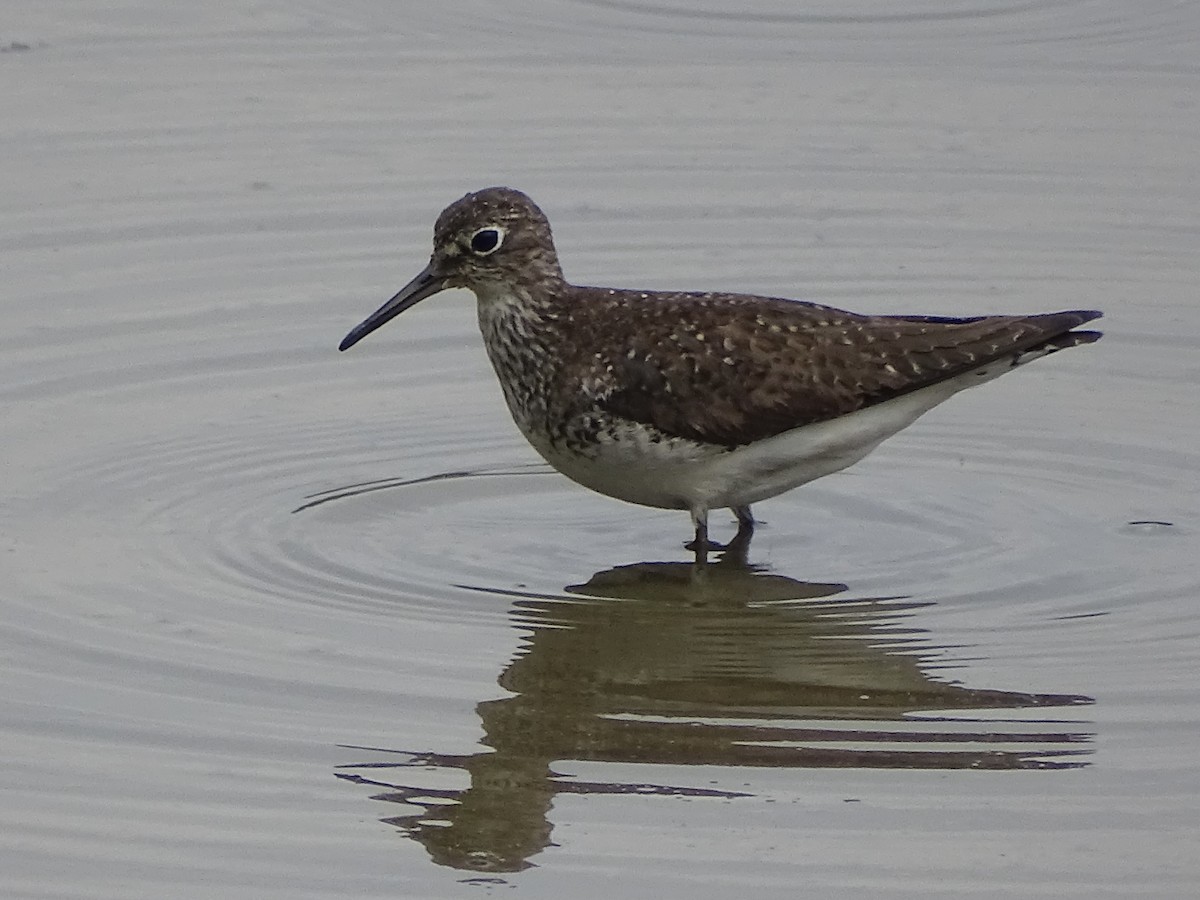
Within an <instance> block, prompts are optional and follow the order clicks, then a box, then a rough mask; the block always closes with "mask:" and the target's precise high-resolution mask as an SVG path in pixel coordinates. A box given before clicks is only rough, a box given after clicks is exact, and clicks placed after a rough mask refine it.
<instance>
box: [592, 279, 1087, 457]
mask: <svg viewBox="0 0 1200 900" xmlns="http://www.w3.org/2000/svg"><path fill="white" fill-rule="evenodd" d="M577 290H580V294H579V295H577V297H576V302H577V303H581V304H584V305H588V306H591V304H592V303H593V302H594V303H596V304H597V306H598V307H603V309H602V310H601V309H595V310H594V312H595V313H596V314H597V315H598V316H601V317H602V319H603V322H604V324H605V325H607V328H606V329H605V330H606V331H607V334H606V336H605V340H604V341H598V342H597V344H596V345H595V346H601V347H609V348H617V350H618V351H619V352H614V350H609V351H608V352H607V353H598V354H594V355H592V356H591V359H592V360H593V371H592V373H591V377H590V380H589V383H590V384H592V385H595V386H597V387H598V389H599V393H600V394H601V396H600V397H598V398H597V399H599V400H600V405H601V406H602V407H603V408H604V409H605V410H606V411H607V412H609V413H611V414H613V415H616V416H619V417H622V418H625V419H630V420H632V421H635V422H639V423H642V424H645V425H650V426H652V427H653V428H654V429H656V430H658V431H659V432H661V433H663V434H664V435H666V436H674V437H683V438H689V439H691V440H694V441H698V442H701V443H708V444H718V445H723V446H728V447H735V446H740V445H744V444H748V443H750V442H752V441H756V440H761V439H763V438H767V437H771V436H773V435H776V434H780V433H782V432H784V431H789V430H791V429H793V428H798V427H801V426H803V425H808V424H812V423H815V422H820V421H824V420H827V419H832V418H835V417H837V416H840V415H845V414H847V413H850V412H853V411H855V410H858V409H862V408H865V407H867V406H871V405H873V404H876V403H880V402H883V401H885V400H889V399H891V398H893V397H898V396H900V395H901V394H905V393H908V392H910V391H914V390H919V389H920V388H923V387H926V386H929V385H932V384H934V383H936V382H939V381H942V380H945V379H948V378H953V377H955V376H957V375H960V374H964V373H966V372H970V371H972V370H975V369H977V368H979V367H981V366H983V365H986V364H987V363H989V362H992V361H995V360H998V359H1001V358H1004V357H1006V356H1010V357H1013V358H1014V360H1015V359H1016V357H1017V355H1018V354H1020V353H1022V352H1025V351H1029V350H1035V349H1038V348H1040V347H1044V348H1045V349H1047V350H1053V349H1059V348H1060V347H1064V346H1074V345H1075V344H1080V343H1088V342H1090V341H1093V340H1095V339H1096V338H1097V337H1098V336H1099V335H1098V334H1096V333H1095V332H1074V333H1071V334H1068V332H1069V331H1070V329H1071V328H1074V327H1076V326H1078V325H1080V324H1082V323H1084V322H1087V321H1089V320H1091V319H1093V318H1096V317H1097V316H1098V315H1099V314H1098V313H1093V312H1089V311H1071V312H1062V313H1048V314H1045V315H1035V316H989V317H976V318H967V319H950V318H940V317H931V316H912V317H894V316H864V315H858V314H855V313H849V312H845V311H843V310H838V309H834V308H832V307H826V306H819V305H816V304H808V303H801V302H798V301H791V300H783V299H767V300H764V298H761V297H753V298H751V297H745V296H742V295H736V294H724V295H722V294H670V293H653V292H651V293H645V294H642V293H636V292H611V291H606V290H600V289H577ZM589 294H594V296H588V295H589ZM575 312H576V317H575V318H576V324H577V325H578V324H580V322H579V320H580V319H583V318H590V316H588V315H587V314H586V313H585V312H584V310H583V309H578V308H577V309H576V311H575ZM627 319H629V320H631V321H622V320H627ZM598 324H599V323H598ZM617 334H621V335H624V336H625V337H624V339H623V340H621V341H614V335H617ZM1056 342H1057V343H1056Z"/></svg>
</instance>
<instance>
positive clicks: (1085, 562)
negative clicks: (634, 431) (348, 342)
mask: <svg viewBox="0 0 1200 900" xmlns="http://www.w3.org/2000/svg"><path fill="white" fill-rule="evenodd" d="M6 29H7V31H6V32H5V33H4V34H0V45H2V46H3V48H4V49H5V51H6V52H4V53H3V54H0V73H2V75H0V77H2V78H3V79H4V84H5V90H4V91H3V92H0V104H3V106H2V107H0V108H2V109H3V112H4V121H5V126H6V138H5V140H4V141H3V142H2V143H0V171H3V172H4V173H5V178H4V180H3V189H2V190H0V204H2V209H3V213H4V215H3V218H2V219H0V242H2V243H3V246H4V260H5V264H4V277H5V288H6V291H5V295H6V300H5V304H4V325H3V327H2V328H0V346H2V347H3V352H2V354H0V367H2V370H3V379H2V380H0V405H2V408H3V421H4V437H5V440H4V455H3V462H4V473H5V476H6V477H5V483H6V491H5V496H4V500H3V502H2V503H0V536H2V541H3V544H2V554H0V559H2V560H3V569H2V572H3V578H4V586H5V590H4V592H3V599H2V600H0V604H2V607H0V673H2V674H0V684H3V689H2V690H0V746H2V747H3V756H4V766H3V767H0V787H2V789H3V796H4V802H3V803H2V804H0V886H2V888H3V890H2V891H0V892H2V893H3V894H4V895H5V896H6V897H8V896H11V897H37V898H58V897H62V898H67V897H70V898H79V897H87V898H129V897H163V896H171V897H184V898H186V897H212V896H227V897H255V898H259V897H276V896H278V897H284V896H286V897H289V898H296V897H335V896H336V897H341V896H348V895H350V896H379V897H384V896H386V897H396V896H411V897H454V896H467V895H478V894H479V893H480V892H484V893H493V892H502V891H507V890H512V891H515V892H519V893H522V894H524V895H526V896H532V897H561V896H566V895H570V896H574V897H585V898H586V897H593V896H594V897H599V896H605V897H607V896H612V895H613V894H614V893H619V894H622V895H625V896H652V895H658V896H666V897H679V896H687V897H689V898H694V897H726V896H730V895H731V894H734V893H739V894H740V893H751V892H753V893H756V894H757V895H760V896H779V897H785V896H786V897H792V896H796V892H797V890H798V889H801V890H804V889H806V890H807V892H808V893H810V894H811V895H812V896H833V895H836V896H845V897H851V896H888V897H893V896H896V897H903V896H922V897H931V896H932V897H937V896H945V897H967V896H970V897H1002V896H1019V897H1030V896H1039V895H1042V896H1051V895H1053V896H1060V897H1061V896H1086V897H1095V896H1119V897H1130V896H1143V897H1173V896H1178V897H1183V896H1190V895H1191V894H1192V893H1193V892H1194V889H1195V885H1196V883H1197V881H1198V880H1200V863H1198V862H1197V859H1196V855H1195V853H1194V847H1195V842H1196V838H1197V834H1198V833H1200V801H1198V799H1197V797H1198V791H1197V788H1198V786H1200V781H1198V775H1200V771H1198V764H1197V762H1196V758H1195V752H1194V747H1195V741H1196V735H1197V731H1198V728H1200V703H1198V701H1197V699H1196V698H1197V692H1196V683H1197V675H1196V673H1197V671H1198V664H1200V642H1198V638H1200V618H1198V615H1197V611H1196V610H1197V604H1196V601H1197V597H1198V594H1200V561H1198V560H1200V554H1198V552H1197V550H1198V549H1200V548H1198V537H1197V534H1198V528H1200V524H1198V519H1197V514H1196V510H1197V505H1198V504H1197V501H1198V500H1200V491H1198V489H1197V481H1196V477H1195V473H1196V472H1197V470H1198V469H1200V450H1197V447H1198V446H1200V405H1198V404H1197V403H1196V400H1195V396H1194V395H1195V387H1196V384H1197V381H1200V356H1198V355H1197V351H1196V349H1195V344H1196V338H1195V336H1196V334H1197V333H1198V332H1200V306H1198V305H1197V303H1196V300H1195V294H1196V285H1197V283H1198V281H1200V279H1198V277H1197V276H1198V271H1197V254H1196V247H1197V244H1198V241H1197V238H1198V230H1200V229H1198V226H1197V218H1196V209H1198V208H1200V178H1198V177H1197V175H1198V172H1197V163H1196V160H1197V159H1200V117H1197V115H1196V100H1195V93H1196V91H1195V86H1196V80H1197V75H1198V74H1200V71H1198V68H1197V65H1196V62H1195V53H1194V48H1195V46H1196V40H1197V37H1198V33H1200V15H1198V14H1197V12H1196V10H1195V8H1194V7H1193V6H1191V5H1189V4H1172V3H1158V4H1149V5H1146V4H1143V5H1141V6H1138V7H1136V8H1135V7H1133V6H1130V5H1126V4H1117V3H1110V2H1093V3H1037V2H1023V3H1017V2H1008V3H1005V2H993V3H985V2H983V0H964V2H961V3H955V4H931V3H921V2H916V0H913V2H908V3H905V4H900V5H897V4H894V3H888V4H884V3H879V2H867V0H861V2H856V3H853V4H850V5H847V4H832V3H828V4H807V5H805V7H804V9H803V10H802V11H796V10H795V9H794V5H793V4H785V3H779V2H775V3H771V2H767V0H763V2H757V3H754V4H750V5H738V6H733V5H727V6H722V5H719V4H716V3H704V4H699V5H696V4H682V3H670V2H667V3H659V4H649V3H639V2H629V3H613V2H587V3H585V2H579V3H574V4H550V3H545V2H540V0H523V2H520V3H517V4H508V5H505V6H503V7H500V6H497V5H495V4H482V3H466V2H464V3H451V4H441V5H437V6H432V5H431V6H430V7H429V8H428V9H425V8H415V7H414V8H407V7H402V6H398V5H396V4H387V3H380V2H370V0H360V2H352V3H337V4H335V3H326V2H322V0H310V2H307V3H303V4H279V5H270V4H242V5H229V4H226V5H225V6H224V7H223V8H222V9H221V10H220V11H219V12H218V11H216V10H211V11H210V10H207V9H204V8H198V7H194V6H191V5H184V4H162V3H159V4H149V3H138V2H130V3H127V4H124V5H123V6H121V7H119V8H112V9H106V10H105V11H104V12H103V14H101V13H99V12H97V11H94V10H93V9H92V8H91V7H90V6H87V5H81V4H70V3H38V4H34V3H28V4H20V5H17V6H16V7H14V9H13V10H10V15H9V18H8V20H7V21H6ZM495 183H508V184H511V185H513V186H515V187H519V188H521V189H523V190H525V191H527V192H529V193H530V194H531V195H532V196H533V197H534V198H535V199H536V200H537V201H538V202H539V203H540V204H541V205H542V206H543V207H544V208H545V210H546V211H547V213H548V214H549V216H550V218H551V221H552V222H553V223H554V225H555V231H556V236H557V239H558V243H559V250H560V253H561V255H562V258H563V265H564V269H565V271H566V273H567V275H568V277H570V278H571V279H572V280H575V281H577V282H580V283H591V284H596V283H600V284H614V285H621V286H627V287H637V288H680V289H711V290H720V289H732V290H752V291H759V292H764V293H776V294H784V295H788V296H797V297H804V298H809V299H815V300H820V301H823V302H829V303H833V304H839V305H845V306H848V307H851V308H856V309H861V310H865V311H878V312H922V313H942V314H964V315H966V314H975V313H981V312H985V311H1008V312H1022V311H1025V312H1033V311H1042V310H1049V309H1056V308H1069V307H1095V308H1100V309H1103V310H1105V312H1106V318H1105V319H1104V320H1103V321H1102V323H1101V324H1102V325H1103V327H1104V329H1105V330H1106V332H1107V334H1106V337H1105V339H1104V340H1103V341H1102V342H1100V343H1099V344H1097V345H1095V346H1093V347H1087V348H1081V349H1078V350H1072V351H1070V352H1069V353H1063V354H1059V355H1057V356H1055V357H1053V358H1052V359H1049V360H1046V361H1043V362H1040V363H1037V364H1034V365H1031V366H1029V367H1028V368H1026V369H1023V370H1022V371H1021V372H1018V373H1014V374H1013V375H1012V376H1008V377H1006V378H1004V379H1003V380H1001V381H1000V382H997V383H995V384H992V385H988V386H985V387H983V388H980V389H979V390H977V391H971V392H969V393H968V394H965V395H962V396H960V397H957V398H955V399H954V400H952V401H951V402H949V403H947V404H946V405H945V406H943V407H940V408H939V409H937V410H935V411H934V412H932V413H931V414H929V415H928V416H927V417H925V418H924V419H923V420H922V421H921V422H920V423H919V424H918V425H917V426H915V427H914V428H912V429H910V430H909V431H907V432H905V433H903V434H901V435H899V436H898V437H896V438H895V439H893V440H892V441H890V442H889V443H887V444H885V445H884V447H882V448H881V449H880V450H879V451H878V452H877V453H876V454H874V455H873V456H872V457H870V458H869V459H868V460H867V461H865V462H864V463H862V464H860V465H859V466H857V467H855V468H854V469H852V470H850V471H848V472H846V473H844V474H841V475H838V476H836V477H832V478H829V479H826V480H824V481H821V482H818V483H816V484H814V485H811V486H809V487H807V488H804V489H802V490H800V491H797V492H795V493H793V494H791V495H788V496H786V497H783V498H778V499H775V500H773V501H769V502H767V503H764V504H761V505H760V506H759V507H758V508H757V509H756V512H757V513H758V514H759V516H760V517H761V518H762V519H764V520H765V524H764V526H763V527H762V528H761V529H760V532H759V534H758V535H757V536H756V538H755V542H754V545H753V548H752V552H751V562H752V563H753V564H754V565H753V568H751V569H749V570H734V569H730V568H721V567H716V568H714V569H713V571H712V572H711V574H710V577H709V578H708V579H707V580H705V581H703V582H697V581H695V580H694V579H693V578H692V577H691V574H690V572H689V570H688V568H687V566H686V565H684V561H686V560H687V558H688V554H687V552H686V551H685V550H684V549H683V547H682V543H683V541H684V540H685V539H686V538H687V537H688V536H689V535H688V531H689V526H688V523H687V521H686V516H684V515H682V514H679V513H670V512H660V511H653V510H645V509H638V508H634V507H629V506H625V505H623V504H619V503H617V502H615V501H611V500H607V499H605V498H602V497H598V496H594V495H591V494H588V493H587V492H585V491H583V490H582V489H579V488H576V487H574V486H573V485H571V484H569V483H567V482H565V481H564V480H562V479H560V478H559V477H557V476H555V475H554V474H552V473H549V472H547V471H546V470H545V468H544V467H542V466H541V465H540V464H539V463H538V461H537V460H536V458H535V457H534V455H533V453H532V451H531V450H530V449H528V448H527V447H526V446H525V445H524V443H523V442H522V441H521V439H520V438H519V436H518V435H517V434H516V432H515V428H514V427H513V426H512V424H511V422H509V420H508V418H507V413H506V412H505V411H504V409H503V404H502V401H501V398H500V395H499V390H498V389H497V387H496V386H495V384H494V382H493V378H492V375H491V373H490V371H489V370H488V368H487V363H486V360H485V359H484V355H483V351H482V349H481V347H480V346H479V338H478V335H477V334H476V331H475V325H474V314H473V308H472V300H471V298H470V297H469V296H467V295H463V294H460V293H454V294H446V295H443V296H441V297H439V298H437V299H435V300H432V301H428V302H427V303H425V304H422V305H421V307H420V308H419V309H418V310H414V311H412V312H409V313H406V314H405V316H404V317H403V318H402V319H400V320H398V321H397V322H395V323H393V324H392V325H391V326H389V327H388V328H387V329H386V330H384V331H381V332H380V333H378V334H377V335H373V336H372V337H371V338H370V339H369V340H368V341H366V342H364V343H363V344H362V345H361V346H360V347H356V348H355V349H354V351H353V352H352V353H350V354H338V353H337V352H336V349H335V347H336V344H337V342H338V340H340V338H341V337H342V335H343V334H344V333H345V332H346V331H347V330H348V329H349V327H350V326H352V325H353V324H354V323H356V322H357V321H359V320H360V319H361V318H362V317H363V316H364V315H365V314H366V313H368V312H370V311H371V310H373V309H374V308H375V307H376V306H378V305H379V303H380V302H382V301H383V300H384V299H386V297H387V296H390V294H391V293H392V292H393V291H394V289H395V288H397V287H399V286H400V285H401V284H402V283H404V282H405V281H407V280H408V278H409V277H410V276H411V275H412V274H414V273H415V272H416V271H417V270H418V269H419V268H420V267H421V265H423V263H424V261H425V258H426V256H427V254H428V250H429V238H430V230H431V226H432V222H433V218H434V216H435V215H436V214H437V212H438V211H440V209H441V208H442V207H443V206H444V205H445V204H446V203H448V202H449V201H451V200H453V199H455V198H456V197H458V196H460V195H461V194H462V193H464V192H466V191H467V190H470V189H476V188H479V187H483V186H486V185H488V184H495ZM712 524H713V528H714V531H715V532H716V533H717V535H718V536H722V535H724V534H725V533H726V532H727V530H728V531H731V529H732V525H731V524H729V523H725V522H723V521H721V517H720V516H716V515H715V516H714V517H713V523H712ZM798 886H799V887H798Z"/></svg>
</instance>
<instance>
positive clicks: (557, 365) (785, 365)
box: [338, 187, 1102, 564]
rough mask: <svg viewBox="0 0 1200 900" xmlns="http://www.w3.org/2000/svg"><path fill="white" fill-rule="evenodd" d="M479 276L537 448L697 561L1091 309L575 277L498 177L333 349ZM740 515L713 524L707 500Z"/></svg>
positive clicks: (511, 386) (515, 404)
mask: <svg viewBox="0 0 1200 900" xmlns="http://www.w3.org/2000/svg"><path fill="white" fill-rule="evenodd" d="M451 288H466V289H468V290H470V291H472V292H473V293H474V294H475V298H476V301H477V303H476V311H477V316H478V321H479V328H480V331H481V332H482V335H483V343H484V347H485V349H486V351H487V355H488V357H489V359H490V361H491V364H492V367H493V368H494V369H495V373H496V376H497V378H498V380H499V382H500V387H501V390H502V391H503V394H504V399H505V402H506V403H507V405H508V409H509V411H510V412H511V414H512V417H513V420H514V421H515V423H516V425H517V428H518V429H519V430H520V432H521V434H523V435H524V437H525V438H526V439H527V440H528V441H529V443H530V444H531V445H532V446H533V448H534V450H536V451H537V453H538V454H540V455H541V456H542V457H543V458H544V459H545V460H546V462H548V463H549V464H550V466H551V467H553V468H554V469H556V470H557V471H558V472H561V473H562V474H563V475H565V476H567V477H568V478H570V479H571V480H573V481H575V482H577V483H578V484H581V485H583V486H584V487H587V488H590V489H592V490H593V491H597V492H599V493H601V494H605V495H607V496H609V497H615V498H617V499H619V500H624V501H627V502H629V503H634V504H639V505H642V506H648V507H656V508H661V509H679V510H685V511H687V512H688V513H689V515H690V516H691V522H692V525H693V528H694V536H693V540H692V541H691V542H690V543H689V544H687V545H686V546H687V547H688V548H690V549H691V550H693V551H694V553H695V559H696V562H697V563H699V564H703V563H704V562H705V561H706V560H707V557H708V554H709V552H711V551H731V550H735V549H736V550H738V551H739V552H741V553H743V554H744V552H745V549H746V548H747V547H748V546H749V542H750V539H751V537H752V536H753V533H754V526H755V518H754V515H753V513H752V512H751V505H752V504H755V503H758V502H760V501H763V500H766V499H768V498H771V497H775V496H777V495H779V494H782V493H784V492H786V491H790V490H792V489H793V488H796V487H799V486H801V485H803V484H806V483H808V482H811V481H813V480H815V479H817V478H821V477H823V476H825V475H830V474H832V473H834V472H838V471H841V470H842V469H845V468H846V467H847V466H850V465H852V464H854V463H856V462H858V461H859V460H861V459H862V458H863V457H865V456H866V455H867V454H868V453H870V452H871V451H872V450H873V449H874V448H875V447H877V446H878V445H879V444H880V443H881V442H882V441H884V440H885V439H887V438H889V437H891V436H892V435H894V434H896V433H897V432H899V431H900V430H902V429H904V428H906V427H907V426H909V425H911V424H912V423H913V422H914V421H916V419H917V418H918V417H920V416H921V415H922V414H924V413H925V412H928V411H929V410H930V409H932V408H933V407H935V406H937V405H938V404H940V403H942V402H943V401H945V400H947V399H949V398H950V397H951V396H953V395H954V394H957V393H958V392H959V391H961V390H964V389H966V388H969V387H973V386H975V385H979V384H983V383H984V382H986V381H990V380H992V379H994V378H997V377H999V376H1000V375H1003V374H1005V373H1007V372H1010V371H1012V370H1013V369H1015V368H1017V367H1019V366H1022V365H1024V364H1025V363H1027V362H1030V361H1032V360H1034V359H1038V358H1040V357H1043V356H1046V355H1048V354H1050V353H1054V352H1056V351H1059V350H1063V349H1066V348H1069V347H1076V346H1080V345H1083V344H1090V343H1092V342H1094V341H1096V340H1098V339H1099V338H1100V337H1101V332H1097V331H1087V330H1075V329H1077V328H1078V327H1079V326H1081V325H1083V324H1084V323H1086V322H1089V321H1091V320H1093V319H1096V318H1099V317H1100V316H1101V315H1102V313H1101V312H1099V311H1096V310H1066V311H1061V312H1050V313H1040V314H1031V315H980V316H969V317H948V316H930V315H871V314H863V313H856V312H850V311H848V310H844V309H838V308H835V307H832V306H824V305H821V304H818V303H813V302H808V301H801V300H792V299H787V298H784V297H767V296H757V295H753V294H741V293H728V292H698V291H683V292H675V291H660V290H647V291H639V290H629V289H622V288H605V287H586V286H581V285H575V284H572V283H570V282H568V281H567V280H566V279H565V278H564V277H563V272H562V268H561V266H560V264H559V259H558V253H557V251H556V249H555V244H554V238H553V235H552V233H551V230H550V223H549V220H548V219H547V218H546V215H545V214H544V213H543V212H542V210H541V209H540V208H539V207H538V206H537V205H536V204H535V203H534V202H533V201H532V200H531V199H530V198H529V197H528V196H526V195H525V194H523V193H521V192H520V191H518V190H514V189H512V188H507V187H490V188H485V189H483V190H479V191H474V192H472V193H468V194H467V195H466V196H464V197H462V198H461V199H459V200H456V201H455V202H454V203H451V204H450V205H449V206H448V207H446V209H445V210H443V211H442V213H441V215H439V216H438V218H437V221H436V223H435V225H434V231H433V252H432V254H431V256H430V259H429V263H428V265H426V266H425V268H424V269H422V270H421V271H420V273H418V274H417V275H416V277H414V278H413V279H412V280H411V281H410V282H409V283H408V284H406V285H405V286H404V287H403V288H401V289H400V290H399V292H397V293H396V295H395V296H394V297H392V298H391V299H390V300H388V301H387V302H386V303H385V304H383V306H381V307H380V308H379V309H378V310H376V311H375V312H374V313H372V314H371V315H370V316H368V317H367V318H366V319H365V320H363V321H362V322H361V323H360V324H359V325H357V326H356V327H354V328H353V329H352V330H351V331H350V332H349V333H348V334H347V335H346V337H345V338H344V339H343V340H342V342H341V344H340V345H339V348H338V349H339V350H347V349H349V348H350V347H352V346H354V345H355V344H356V343H358V342H359V341H360V340H362V339H363V338H364V337H366V336H367V335H368V334H370V333H371V332H373V331H375V330H376V329H377V328H379V327H380V326H381V325H383V324H385V323H386V322H388V321H390V320H391V319H393V318H395V317H396V316H398V315H400V314H401V313H402V312H404V311H405V310H408V309H410V308H412V307H413V306H415V305H416V304H418V303H420V302H421V301H422V300H425V299H426V298H428V297H431V296H433V295H434V294H437V293H439V292H441V291H444V290H447V289H451ZM719 509H729V510H731V511H732V513H733V515H734V517H735V518H736V520H737V524H738V528H737V533H736V535H735V536H734V538H733V540H732V541H730V542H729V543H727V544H724V545H722V544H720V543H716V542H710V540H709V532H708V517H709V513H710V511H712V510H719Z"/></svg>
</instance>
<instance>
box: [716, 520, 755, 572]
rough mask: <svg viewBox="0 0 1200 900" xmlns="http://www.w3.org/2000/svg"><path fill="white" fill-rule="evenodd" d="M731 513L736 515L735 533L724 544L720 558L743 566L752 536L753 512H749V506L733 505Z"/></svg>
mask: <svg viewBox="0 0 1200 900" xmlns="http://www.w3.org/2000/svg"><path fill="white" fill-rule="evenodd" d="M733 514H734V515H735V516H737V522H738V530H737V534H735V535H734V536H733V540H731V541H730V542H729V543H728V544H726V545H725V553H724V555H723V556H722V557H721V559H722V561H726V560H728V561H730V562H732V563H734V564H736V565H742V566H744V565H745V564H746V557H747V555H748V554H749V552H750V539H751V538H752V537H754V514H753V513H751V512H750V507H749V506H735V507H733Z"/></svg>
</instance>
